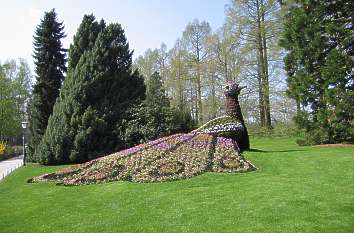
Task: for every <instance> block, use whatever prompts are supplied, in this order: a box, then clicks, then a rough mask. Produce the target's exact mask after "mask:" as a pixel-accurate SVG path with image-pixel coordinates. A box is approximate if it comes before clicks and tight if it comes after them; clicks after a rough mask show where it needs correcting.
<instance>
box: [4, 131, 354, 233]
mask: <svg viewBox="0 0 354 233" xmlns="http://www.w3.org/2000/svg"><path fill="white" fill-rule="evenodd" d="M251 143H252V147H253V150H252V151H250V152H247V153H246V157H247V159H249V160H251V161H252V162H253V163H254V164H255V165H256V166H257V167H258V168H259V170H258V171H256V172H251V173H243V174H217V173H207V174H203V175H200V176H198V177H195V178H192V179H189V180H182V181H175V182H166V183H153V184H151V183H150V184H137V183H129V182H114V183H108V184H101V185H87V186H78V187H63V186H56V185H54V184H28V183H26V181H27V179H28V178H30V177H32V176H35V175H38V174H42V173H46V172H50V171H54V170H56V169H58V168H59V167H45V166H37V165H31V166H28V167H26V168H21V169H18V170H17V171H15V172H14V173H13V174H12V175H10V176H9V177H7V178H6V179H5V180H4V181H2V182H0V232H330V233H333V232H354V148H353V147H351V148H318V147H316V148H315V147H298V146H297V145H296V144H295V139H289V138H253V139H252V140H251Z"/></svg>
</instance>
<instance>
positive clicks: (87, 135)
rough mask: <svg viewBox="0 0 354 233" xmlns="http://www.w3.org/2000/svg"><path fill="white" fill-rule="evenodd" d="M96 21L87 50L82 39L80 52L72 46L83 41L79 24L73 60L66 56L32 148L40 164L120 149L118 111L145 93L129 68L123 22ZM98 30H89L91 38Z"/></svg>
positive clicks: (94, 155)
mask: <svg viewBox="0 0 354 233" xmlns="http://www.w3.org/2000/svg"><path fill="white" fill-rule="evenodd" d="M86 19H88V18H86ZM84 21H85V18H84ZM93 24H96V23H95V22H94V23H93ZM81 25H82V26H83V25H85V24H84V23H83V24H81ZM89 25H91V26H92V24H90V23H89ZM98 25H99V27H100V28H99V30H97V31H100V32H99V33H98V35H97V38H96V39H95V42H94V43H92V44H93V48H92V49H90V48H89V47H90V46H89V44H90V43H87V44H88V46H83V47H81V48H88V49H86V50H85V49H82V50H81V51H83V54H82V55H81V56H80V53H82V52H77V51H80V50H79V49H77V50H74V49H73V48H78V47H79V46H76V45H77V44H78V43H80V41H82V39H80V38H79V37H80V36H81V35H80V33H81V32H80V31H81V30H80V29H79V30H78V34H77V37H76V38H75V40H74V45H73V46H72V47H71V49H70V53H71V52H72V51H73V52H72V54H70V59H72V58H73V59H76V61H77V60H78V62H77V65H75V63H76V62H75V61H69V68H70V70H69V75H68V78H67V80H66V81H65V83H64V87H63V89H62V91H61V94H60V99H59V100H58V101H57V103H56V104H55V106H54V112H53V115H52V116H51V118H50V120H49V124H48V128H47V130H46V133H45V135H44V137H43V140H42V141H41V143H40V146H39V148H38V150H37V151H38V156H40V158H41V160H40V162H41V163H43V164H60V163H68V162H72V163H77V162H84V161H87V160H90V159H93V158H96V157H99V156H103V155H106V154H108V153H111V152H113V151H116V150H118V149H120V148H122V147H123V146H124V141H123V140H122V139H121V137H120V136H121V132H120V130H119V129H120V128H121V127H120V125H121V124H122V121H123V119H122V116H123V115H124V113H125V112H126V111H127V109H128V108H129V107H130V106H132V105H133V104H135V103H137V102H139V101H140V100H141V98H142V97H143V96H144V93H145V86H144V83H143V79H142V78H141V77H140V75H139V74H138V73H136V72H134V73H132V71H131V64H132V60H131V57H132V52H130V50H129V45H128V42H127V40H126V38H125V35H124V31H123V29H122V27H121V26H120V25H119V24H110V25H109V26H107V27H106V26H105V24H104V22H103V21H101V23H99V24H98ZM89 28H90V27H89ZM91 28H92V27H91ZM97 31H96V30H91V32H90V33H89V34H88V35H89V37H91V38H92V41H93V40H94V37H95V36H94V34H95V33H96V32H97ZM82 35H84V33H83V34H82ZM86 36H87V35H86ZM86 38H87V37H86ZM75 41H76V43H75ZM74 53H75V55H74ZM79 56H80V58H78V57H79ZM74 67H75V68H74Z"/></svg>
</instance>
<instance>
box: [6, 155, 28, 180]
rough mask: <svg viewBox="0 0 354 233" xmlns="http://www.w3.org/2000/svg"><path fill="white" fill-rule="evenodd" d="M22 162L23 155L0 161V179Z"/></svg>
mask: <svg viewBox="0 0 354 233" xmlns="http://www.w3.org/2000/svg"><path fill="white" fill-rule="evenodd" d="M22 164H23V155H20V156H17V157H14V158H11V159H7V160H4V161H1V162H0V180H2V179H4V178H5V177H6V176H7V175H9V174H10V173H11V172H12V171H13V170H15V169H16V168H19V167H21V166H22Z"/></svg>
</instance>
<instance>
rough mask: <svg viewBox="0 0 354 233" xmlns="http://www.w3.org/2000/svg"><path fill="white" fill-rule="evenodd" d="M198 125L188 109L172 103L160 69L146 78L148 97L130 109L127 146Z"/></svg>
mask: <svg viewBox="0 0 354 233" xmlns="http://www.w3.org/2000/svg"><path fill="white" fill-rule="evenodd" d="M194 126H195V122H193V120H192V117H191V116H190V114H189V113H187V112H183V109H175V108H172V107H170V100H169V99H168V97H167V96H166V93H165V89H164V87H163V81H162V78H161V76H160V74H159V73H158V72H154V73H153V74H152V75H151V77H149V78H148V79H147V80H146V98H145V100H144V101H143V103H142V104H140V105H138V106H135V107H134V108H132V109H130V110H129V111H128V113H127V119H126V124H125V137H124V138H125V141H126V144H127V146H133V145H136V144H138V143H142V142H146V141H148V140H152V139H156V138H159V137H162V136H166V135H170V134H173V133H179V132H187V131H190V130H191V129H192V128H193V127H194Z"/></svg>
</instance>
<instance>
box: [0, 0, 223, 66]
mask: <svg viewBox="0 0 354 233" xmlns="http://www.w3.org/2000/svg"><path fill="white" fill-rule="evenodd" d="M0 3H1V4H0V6H1V8H0V22H1V34H0V62H4V61H5V60H7V59H16V58H19V57H21V58H25V59H26V60H27V62H28V63H29V65H30V67H31V68H32V70H33V60H32V54H33V47H32V42H33V33H34V30H35V27H36V25H38V24H39V22H40V19H41V18H42V17H43V13H44V11H49V10H50V9H52V8H55V9H56V12H57V14H58V19H59V20H60V21H63V22H64V25H65V33H66V34H67V37H66V38H65V39H64V40H63V44H64V47H65V48H68V47H69V45H70V43H71V42H72V37H73V35H74V34H75V32H76V30H77V27H78V26H79V24H80V22H81V20H82V17H83V15H84V14H90V13H93V14H94V15H95V16H96V18H98V19H100V18H104V20H105V21H106V22H108V23H109V22H118V23H120V24H121V25H122V26H123V28H124V29H125V32H126V36H127V38H128V41H129V43H130V48H131V49H134V51H135V52H134V57H135V58H136V57H137V56H139V55H141V54H143V53H144V52H145V50H146V49H148V48H158V47H160V45H161V43H162V42H164V43H166V44H167V47H168V48H171V47H172V46H173V44H174V42H175V40H176V39H177V38H178V37H180V36H181V35H182V32H183V30H184V28H185V26H186V25H187V23H188V22H190V21H192V20H193V19H195V18H197V19H199V20H206V21H208V22H209V23H210V25H211V26H212V28H213V30H215V29H216V28H218V27H220V26H221V25H222V24H223V22H224V19H225V14H224V9H225V5H226V4H228V3H229V0H51V1H49V0H0Z"/></svg>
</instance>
